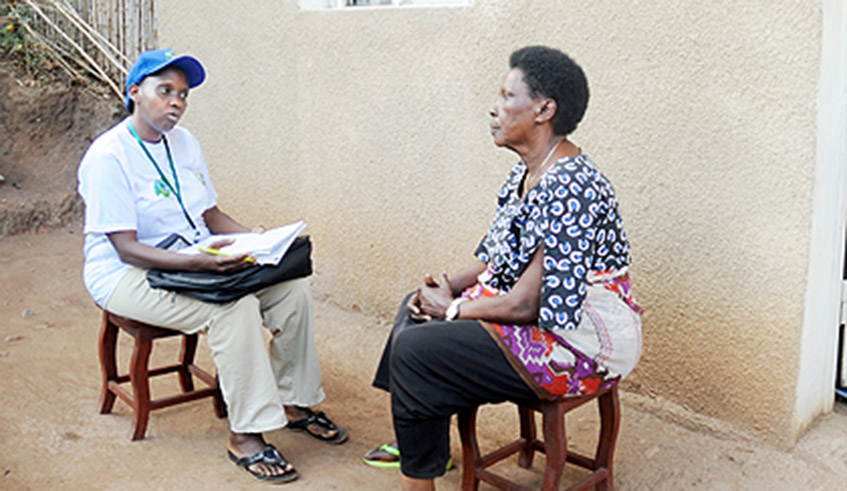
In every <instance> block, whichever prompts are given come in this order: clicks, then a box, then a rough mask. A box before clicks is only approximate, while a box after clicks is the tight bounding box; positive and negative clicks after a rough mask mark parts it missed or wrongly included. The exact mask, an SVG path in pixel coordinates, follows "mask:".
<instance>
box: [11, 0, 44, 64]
mask: <svg viewBox="0 0 847 491" xmlns="http://www.w3.org/2000/svg"><path fill="white" fill-rule="evenodd" d="M31 22H32V10H31V8H30V7H28V6H25V5H17V4H15V2H11V1H8V0H4V1H3V3H2V4H0V51H2V52H3V55H4V57H11V58H13V59H16V60H17V61H19V62H21V63H22V64H23V66H24V67H25V68H27V69H28V70H29V71H30V72H33V73H35V74H41V75H43V74H44V72H45V71H46V70H49V68H51V66H50V65H52V64H51V63H50V62H49V60H48V59H47V58H45V56H44V53H43V48H42V47H41V46H39V44H38V42H37V41H36V40H35V39H33V37H32V35H31V34H30V30H28V29H27V28H28V27H29V26H30V25H31Z"/></svg>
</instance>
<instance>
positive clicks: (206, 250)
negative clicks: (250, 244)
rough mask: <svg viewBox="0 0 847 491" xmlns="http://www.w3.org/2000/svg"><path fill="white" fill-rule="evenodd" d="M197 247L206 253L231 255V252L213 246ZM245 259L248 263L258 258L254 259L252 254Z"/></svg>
mask: <svg viewBox="0 0 847 491" xmlns="http://www.w3.org/2000/svg"><path fill="white" fill-rule="evenodd" d="M197 249H198V250H199V251H200V252H205V253H206V254H212V255H214V256H226V257H229V254H227V253H225V252H221V251H219V250H218V249H213V248H211V247H198V248H197ZM244 260H245V261H247V262H248V263H255V262H256V260H255V259H253V258H252V257H250V256H247V257H245V258H244Z"/></svg>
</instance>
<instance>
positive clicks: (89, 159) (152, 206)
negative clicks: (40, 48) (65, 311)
mask: <svg viewBox="0 0 847 491" xmlns="http://www.w3.org/2000/svg"><path fill="white" fill-rule="evenodd" d="M127 122H128V120H124V121H121V122H120V123H118V124H117V125H115V126H114V127H112V128H111V129H110V130H109V131H107V132H105V133H103V134H102V135H100V136H99V137H97V139H96V140H94V142H92V143H91V146H90V147H88V150H87V151H86V152H85V155H84V156H83V157H82V162H81V163H80V165H79V171H78V173H77V177H78V179H79V188H78V190H79V194H80V195H81V196H82V199H83V201H84V202H85V228H84V229H83V232H84V233H85V246H84V251H85V266H84V268H83V280H84V281H85V287H86V288H87V289H88V293H90V294H91V296H92V297H93V298H94V301H95V302H97V304H98V305H100V306H101V307H104V308H105V306H106V303H107V302H108V301H109V297H110V296H111V295H112V293H113V292H114V291H115V288H116V287H117V285H118V282H120V280H121V278H122V277H123V275H124V274H125V273H126V272H127V271H128V270H129V268H130V266H129V265H128V264H126V263H123V262H121V260H120V258H119V257H118V253H117V251H116V250H115V248H114V247H113V246H112V243H111V241H110V240H109V238H108V237H107V236H106V234H108V233H111V232H121V231H130V230H134V231H135V232H136V234H137V236H138V241H139V242H142V243H144V244H148V245H156V244H158V243H159V242H161V241H162V240H163V239H165V238H167V237H168V236H169V235H171V234H173V233H178V234H180V235H182V236H183V237H185V238H186V239H189V240H192V239H193V240H201V239H204V238H206V237H208V236H209V229H208V227H206V223H205V222H204V221H203V213H204V212H205V211H206V210H208V209H209V208H211V207H213V206H215V204H216V203H217V199H218V195H217V192H216V191H215V188H214V186H212V180H211V178H210V177H209V170H208V169H207V168H206V162H205V160H204V159H203V152H202V151H201V150H200V144H199V143H198V142H197V139H195V138H194V136H193V135H192V134H191V133H189V132H188V130H185V129H183V128H181V127H175V128H174V129H173V130H171V131H170V132H169V133H167V135H166V138H167V139H168V144H169V146H170V150H171V155H172V156H173V161H174V166H175V168H176V172H177V177H178V179H179V189H180V191H181V195H182V200H183V204H184V205H185V208H186V210H188V214H189V216H190V217H191V219H192V220H193V221H194V225H195V226H196V227H197V230H196V231H195V230H194V229H192V228H191V225H190V224H189V223H188V220H187V219H186V218H185V215H184V214H183V212H182V208H180V206H179V202H178V201H177V198H176V195H175V194H174V193H173V192H172V191H171V190H170V188H168V186H167V185H166V184H165V183H164V182H162V178H161V177H160V175H159V173H158V171H156V168H155V167H154V166H153V163H152V162H150V159H149V158H148V157H147V155H145V153H144V151H143V150H142V149H141V146H140V145H139V143H138V140H136V139H135V137H134V136H133V135H132V133H130V131H129V127H128V126H127ZM144 145H145V146H146V147H147V150H148V151H149V152H150V154H151V155H152V156H153V158H154V159H155V160H156V163H158V165H159V168H160V169H161V170H162V172H163V173H164V175H165V177H166V178H167V180H168V181H170V183H171V185H173V186H174V187H175V186H176V185H175V182H174V176H173V173H172V172H171V167H170V164H169V163H168V156H167V152H166V151H165V145H164V143H163V142H162V141H160V142H159V143H148V142H144Z"/></svg>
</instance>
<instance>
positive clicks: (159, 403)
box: [150, 387, 215, 411]
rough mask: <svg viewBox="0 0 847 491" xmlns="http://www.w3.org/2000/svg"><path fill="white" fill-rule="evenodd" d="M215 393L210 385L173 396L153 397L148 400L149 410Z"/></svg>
mask: <svg viewBox="0 0 847 491" xmlns="http://www.w3.org/2000/svg"><path fill="white" fill-rule="evenodd" d="M214 394H215V388H214V387H210V388H208V389H199V390H193V391H191V392H186V393H184V394H177V395H175V396H169V397H163V398H161V399H155V400H152V401H150V410H151V411H152V410H154V409H161V408H163V407H168V406H173V405H174V404H181V403H183V402H190V401H193V400H196V399H202V398H204V397H210V396H212V395H214Z"/></svg>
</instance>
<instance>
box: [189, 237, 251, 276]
mask: <svg viewBox="0 0 847 491" xmlns="http://www.w3.org/2000/svg"><path fill="white" fill-rule="evenodd" d="M233 242H234V239H225V240H220V241H218V242H215V243H214V244H212V245H211V246H210V247H209V248H210V249H211V250H214V251H219V250H221V248H223V247H226V246H228V245H230V244H232V243H233ZM194 257H196V258H199V261H200V262H199V264H198V265H197V268H198V269H197V270H196V271H208V272H212V273H231V272H234V271H240V270H242V269H245V268H249V267H251V266H253V265H254V264H256V258H255V257H253V256H251V255H250V254H238V255H235V256H228V255H221V254H212V253H203V254H199V255H196V256H194Z"/></svg>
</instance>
